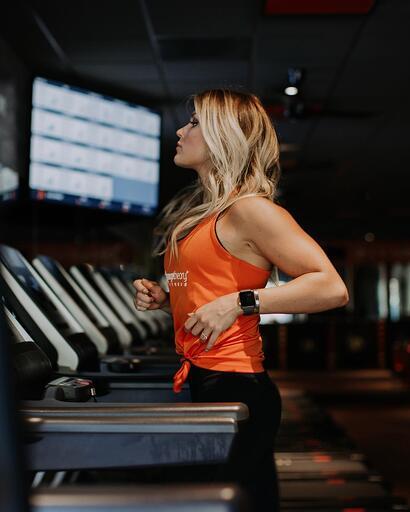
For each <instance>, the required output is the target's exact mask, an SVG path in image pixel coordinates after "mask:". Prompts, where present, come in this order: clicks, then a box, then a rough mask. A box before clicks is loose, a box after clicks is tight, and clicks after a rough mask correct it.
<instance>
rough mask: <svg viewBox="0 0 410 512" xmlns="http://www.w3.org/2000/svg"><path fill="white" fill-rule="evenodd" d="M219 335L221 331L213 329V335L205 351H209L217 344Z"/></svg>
mask: <svg viewBox="0 0 410 512" xmlns="http://www.w3.org/2000/svg"><path fill="white" fill-rule="evenodd" d="M218 336H219V332H218V331H213V333H212V336H211V337H210V339H209V341H208V344H207V346H206V348H205V352H208V351H209V350H211V348H212V347H213V346H214V345H215V342H216V340H217V338H218Z"/></svg>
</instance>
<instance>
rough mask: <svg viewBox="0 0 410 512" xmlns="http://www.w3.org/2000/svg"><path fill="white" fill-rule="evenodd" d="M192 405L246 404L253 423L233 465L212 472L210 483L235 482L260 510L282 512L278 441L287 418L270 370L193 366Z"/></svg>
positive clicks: (239, 443)
mask: <svg viewBox="0 0 410 512" xmlns="http://www.w3.org/2000/svg"><path fill="white" fill-rule="evenodd" d="M189 386H190V389H191V395H192V401H193V402H242V403H244V404H246V405H247V406H248V408H249V420H248V421H247V422H246V424H245V425H243V427H241V431H240V433H239V435H238V436H237V441H236V442H235V445H234V447H233V449H232V456H231V458H230V460H229V462H228V464H224V465H223V466H219V467H218V469H217V470H216V471H215V470H212V471H211V472H210V475H209V480H210V481H226V482H228V481H231V482H235V483H236V484H238V485H239V486H241V487H242V488H243V489H244V490H245V491H246V492H247V494H248V496H249V498H250V500H251V504H252V508H251V510H252V511H254V512H256V511H258V512H259V511H262V510H263V511H267V510H269V511H271V512H273V511H278V510H279V487H278V480H277V473H276V466H275V462H274V444H275V437H276V434H277V432H278V429H279V425H280V419H281V414H282V400H281V397H280V394H279V390H278V388H277V386H276V384H274V383H273V382H272V380H271V379H270V378H269V376H268V374H267V372H266V371H264V372H261V373H241V372H221V371H215V370H207V369H204V368H199V367H198V366H194V365H192V366H191V370H190V372H189Z"/></svg>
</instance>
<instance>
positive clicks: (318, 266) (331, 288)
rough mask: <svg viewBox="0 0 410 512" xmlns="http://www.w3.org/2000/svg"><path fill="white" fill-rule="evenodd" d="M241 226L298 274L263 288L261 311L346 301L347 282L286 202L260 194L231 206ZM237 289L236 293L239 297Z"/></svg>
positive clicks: (313, 308)
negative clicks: (279, 283) (286, 280)
mask: <svg viewBox="0 0 410 512" xmlns="http://www.w3.org/2000/svg"><path fill="white" fill-rule="evenodd" d="M231 211H232V215H231V217H230V218H231V219H232V222H233V224H234V226H235V228H236V229H238V230H241V233H242V234H243V236H244V237H245V238H246V239H247V240H248V241H249V242H250V243H251V244H254V245H255V246H256V247H257V248H258V250H259V251H260V252H261V253H262V254H263V255H264V257H265V258H266V259H268V260H269V261H270V262H271V263H272V264H274V265H277V266H278V268H279V269H280V270H281V271H283V272H284V273H285V274H287V275H289V276H291V277H293V279H292V280H291V281H290V282H288V283H286V284H285V285H283V286H279V287H273V288H263V289H260V290H258V291H259V298H260V313H261V314H263V313H315V312H319V311H326V310H328V309H333V308H338V307H342V306H344V305H346V304H347V303H348V301H349V296H348V292H347V289H346V286H345V284H344V282H343V280H342V279H341V277H340V275H339V274H338V273H337V271H336V269H335V268H334V266H333V265H332V263H331V262H330V260H329V259H328V257H327V256H326V254H325V253H324V251H323V250H322V248H321V247H320V246H319V245H318V244H317V242H315V240H313V238H311V237H310V236H309V235H308V234H307V233H306V232H305V231H304V230H303V229H302V228H301V227H300V226H299V225H298V224H297V222H296V221H295V220H294V219H293V217H292V216H291V215H290V213H289V212H288V211H287V210H285V209H284V208H282V207H281V206H279V205H277V204H274V203H272V202H271V201H269V200H268V199H265V198H261V197H249V198H244V199H242V200H241V201H239V202H238V203H237V204H235V205H233V207H232V208H231ZM236 298H237V293H235V294H232V300H236Z"/></svg>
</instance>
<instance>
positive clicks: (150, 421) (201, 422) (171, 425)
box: [23, 415, 238, 434]
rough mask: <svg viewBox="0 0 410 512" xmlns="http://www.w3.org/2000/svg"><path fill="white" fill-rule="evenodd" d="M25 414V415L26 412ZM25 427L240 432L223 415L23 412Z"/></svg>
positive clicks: (85, 430)
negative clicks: (93, 415)
mask: <svg viewBox="0 0 410 512" xmlns="http://www.w3.org/2000/svg"><path fill="white" fill-rule="evenodd" d="M23 416H24V415H23ZM24 419H25V427H26V431H29V432H30V433H32V434H45V433H94V434H99V433H100V434H116V433H128V434H139V433H141V434H169V433H175V434H190V433H192V434H198V433H204V434H205V433H208V434H209V433H215V434H216V433H221V434H224V433H226V434H232V433H236V432H238V424H237V422H236V421H235V420H234V419H233V418H226V417H220V416H188V417H185V418H184V417H181V416H166V417H165V416H154V415H153V416H149V417H141V418H138V417H130V416H127V417H123V418H119V417H110V416H98V417H96V418H84V417H82V416H79V417H70V418H67V417H65V416H52V417H49V418H47V417H45V416H43V417H41V418H37V417H33V416H24Z"/></svg>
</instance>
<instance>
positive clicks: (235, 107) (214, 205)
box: [152, 88, 281, 284]
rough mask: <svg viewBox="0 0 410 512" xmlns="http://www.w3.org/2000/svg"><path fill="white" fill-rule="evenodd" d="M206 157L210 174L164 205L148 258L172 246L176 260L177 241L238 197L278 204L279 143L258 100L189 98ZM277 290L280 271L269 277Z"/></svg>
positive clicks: (214, 94)
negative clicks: (255, 198)
mask: <svg viewBox="0 0 410 512" xmlns="http://www.w3.org/2000/svg"><path fill="white" fill-rule="evenodd" d="M192 101H193V104H194V108H195V112H196V115H197V117H198V119H199V123H200V126H201V130H202V134H203V137H204V139H205V142H206V144H207V147H208V151H209V158H210V162H211V169H210V172H209V173H208V174H207V175H206V176H205V178H204V177H202V179H201V178H200V177H199V176H198V177H197V179H196V180H194V182H193V183H192V184H190V185H188V186H187V187H184V188H183V189H182V190H180V191H179V192H178V193H177V194H176V195H175V196H174V197H173V198H172V200H171V201H170V202H169V203H167V204H166V206H165V207H164V208H163V209H162V211H161V212H160V214H159V216H158V220H159V222H158V224H157V226H156V227H155V228H154V237H155V238H154V241H155V243H156V245H155V243H154V249H153V252H152V255H153V256H154V257H155V256H160V255H162V254H164V253H165V252H166V248H167V246H168V245H169V246H170V258H171V259H172V258H176V259H177V258H178V246H177V243H178V240H180V239H181V238H183V237H185V236H186V235H187V234H188V233H189V232H190V231H191V230H192V229H193V228H194V227H195V226H196V225H197V224H198V223H199V222H201V221H202V220H203V219H205V218H206V217H209V216H210V215H213V214H214V213H217V212H221V211H222V210H224V209H226V208H228V207H229V206H231V205H232V204H233V203H234V202H236V201H237V200H238V199H240V198H242V197H250V196H261V197H265V198H267V199H269V200H271V201H273V202H276V196H277V187H278V182H279V178H280V174H281V170H280V165H279V143H278V139H277V136H276V132H275V129H274V127H273V125H272V122H271V120H270V118H269V115H268V114H267V113H266V110H265V109H264V107H263V105H262V103H261V101H260V99H259V98H258V97H257V96H255V95H254V94H251V93H247V92H242V91H240V92H239V91H234V90H232V89H227V88H221V89H209V90H205V91H203V92H201V93H199V94H194V95H192V96H190V97H189V98H188V100H187V103H188V102H192ZM272 276H273V280H274V282H275V284H278V271H277V268H276V267H274V268H273V272H272Z"/></svg>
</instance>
